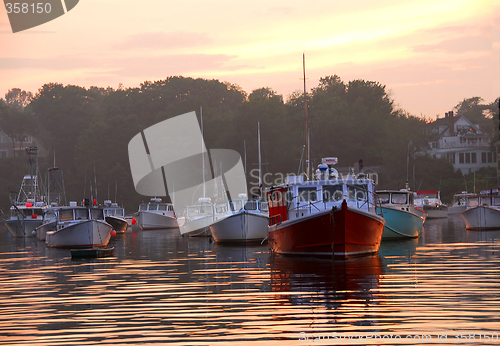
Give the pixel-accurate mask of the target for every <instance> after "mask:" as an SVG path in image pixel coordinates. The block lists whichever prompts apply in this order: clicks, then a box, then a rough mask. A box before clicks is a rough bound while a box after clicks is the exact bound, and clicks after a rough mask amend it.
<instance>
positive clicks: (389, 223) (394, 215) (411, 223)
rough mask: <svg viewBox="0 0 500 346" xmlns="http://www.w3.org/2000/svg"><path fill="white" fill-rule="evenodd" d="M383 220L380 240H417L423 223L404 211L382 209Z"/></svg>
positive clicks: (420, 219) (418, 218)
mask: <svg viewBox="0 0 500 346" xmlns="http://www.w3.org/2000/svg"><path fill="white" fill-rule="evenodd" d="M382 213H383V217H384V219H385V226H384V233H383V234H382V239H404V238H418V237H419V236H420V233H421V232H422V230H423V227H424V221H423V220H422V218H421V217H420V216H418V215H417V214H414V213H411V212H409V211H405V210H398V209H394V208H385V207H382Z"/></svg>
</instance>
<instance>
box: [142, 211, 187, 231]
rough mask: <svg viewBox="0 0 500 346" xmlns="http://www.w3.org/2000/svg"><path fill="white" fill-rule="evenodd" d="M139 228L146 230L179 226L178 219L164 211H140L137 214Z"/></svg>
mask: <svg viewBox="0 0 500 346" xmlns="http://www.w3.org/2000/svg"><path fill="white" fill-rule="evenodd" d="M136 221H137V224H138V225H139V228H140V229H142V230H143V231H144V230H150V229H162V228H177V227H179V225H178V224H177V219H176V218H175V217H172V216H170V215H166V214H164V213H153V212H147V211H140V212H138V213H137V216H136Z"/></svg>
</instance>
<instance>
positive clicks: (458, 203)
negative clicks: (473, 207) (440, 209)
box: [448, 191, 475, 214]
mask: <svg viewBox="0 0 500 346" xmlns="http://www.w3.org/2000/svg"><path fill="white" fill-rule="evenodd" d="M474 195H475V194H474V193H468V192H467V191H462V192H461V193H456V194H454V195H453V204H452V205H451V207H448V214H461V213H463V212H464V211H465V209H466V203H467V197H468V196H474Z"/></svg>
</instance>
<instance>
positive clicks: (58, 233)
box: [45, 206, 113, 248]
mask: <svg viewBox="0 0 500 346" xmlns="http://www.w3.org/2000/svg"><path fill="white" fill-rule="evenodd" d="M56 215H57V225H56V229H55V230H53V231H48V232H47V233H46V236H45V243H46V244H47V246H50V247H63V248H84V247H94V246H97V247H99V246H101V247H102V246H106V245H108V242H109V239H110V238H111V232H112V231H113V227H112V226H111V225H110V224H109V223H107V222H106V221H105V220H104V212H103V210H102V208H85V207H77V206H72V207H61V208H60V209H58V210H57V211H56Z"/></svg>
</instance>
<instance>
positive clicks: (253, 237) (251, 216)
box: [210, 210, 268, 243]
mask: <svg viewBox="0 0 500 346" xmlns="http://www.w3.org/2000/svg"><path fill="white" fill-rule="evenodd" d="M267 227H268V215H267V214H265V213H252V212H249V211H246V210H242V211H240V212H237V213H235V214H232V215H230V216H228V217H226V218H223V219H221V220H219V221H217V222H215V223H213V224H211V225H210V231H211V233H212V237H213V238H214V240H215V242H218V243H250V242H259V243H260V242H262V241H263V240H264V239H266V238H267Z"/></svg>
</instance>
